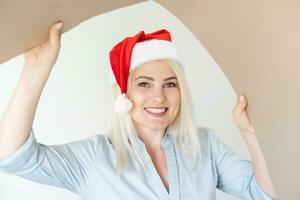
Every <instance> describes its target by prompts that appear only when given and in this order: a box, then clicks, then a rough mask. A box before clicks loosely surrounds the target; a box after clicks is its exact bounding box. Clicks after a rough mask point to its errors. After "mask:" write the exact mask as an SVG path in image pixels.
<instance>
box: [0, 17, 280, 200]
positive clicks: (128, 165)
mask: <svg viewBox="0 0 300 200" xmlns="http://www.w3.org/2000/svg"><path fill="white" fill-rule="evenodd" d="M61 27H62V23H61V22H60V23H56V24H54V25H52V26H51V27H50V29H49V35H50V36H49V41H47V42H45V43H43V44H41V45H39V46H38V47H35V48H34V49H32V50H30V51H27V52H26V53H25V55H24V56H25V66H24V68H23V71H22V75H21V78H20V80H19V83H18V86H17V88H16V90H15V93H14V94H13V97H12V99H11V100H10V102H9V105H8V107H7V109H6V111H5V113H4V115H3V117H2V120H1V124H0V169H1V171H4V172H6V173H11V174H15V175H18V176H21V177H23V178H26V179H29V180H33V181H36V182H39V183H43V184H48V185H53V186H57V187H62V188H65V189H68V190H70V191H72V192H74V193H76V194H78V195H79V196H80V197H81V198H82V199H88V200H94V199H95V200H96V199H108V198H110V199H150V200H152V199H172V200H177V199H178V200H179V199H181V200H192V199H203V200H212V199H215V198H216V196H215V189H216V188H219V189H221V190H223V191H225V192H227V193H229V194H232V195H235V196H237V197H240V198H242V199H257V200H262V199H271V197H275V193H274V190H273V187H272V183H271V179H270V177H269V174H268V170H267V166H266V163H265V160H264V156H263V154H262V152H261V150H260V147H259V145H258V142H257V139H256V136H255V133H254V129H253V127H252V126H251V124H250V121H249V119H248V117H247V113H246V110H245V109H246V106H247V101H246V99H245V98H244V97H242V99H241V101H239V103H238V104H237V106H236V108H235V109H234V112H233V116H234V119H235V121H236V124H237V126H238V128H239V129H240V131H241V133H242V135H243V138H244V139H245V141H246V144H247V146H248V148H249V151H250V154H251V158H252V160H253V165H252V163H251V162H249V161H247V160H243V159H242V158H240V157H238V156H237V155H235V154H234V153H233V152H232V151H231V150H230V149H228V148H227V147H226V146H225V145H224V144H223V143H222V142H221V141H219V140H218V139H217V138H216V137H215V136H214V134H213V133H212V131H211V130H209V129H206V128H198V129H197V128H196V126H195V122H194V119H193V113H192V109H191V100H190V95H189V92H188V89H187V88H186V83H185V80H184V77H183V75H182V65H181V64H180V62H181V61H180V59H179V57H178V55H177V53H176V49H175V47H174V45H173V43H172V41H171V35H170V33H169V32H168V31H166V30H159V31H156V32H153V33H150V34H145V33H144V32H142V31H141V32H139V33H138V34H136V35H135V36H132V37H127V38H125V39H124V40H122V41H121V42H119V43H118V44H117V45H116V46H115V47H114V48H113V49H112V50H111V52H110V62H111V66H112V72H113V73H112V76H111V82H112V85H113V89H114V95H115V96H114V99H115V112H114V114H113V120H112V123H111V130H110V131H109V134H108V135H95V136H93V137H91V138H88V139H85V140H82V141H76V142H72V143H68V144H64V145H43V144H39V143H37V141H36V140H35V137H34V132H33V130H32V128H31V127H32V123H33V118H34V113H35V110H36V107H37V104H38V100H39V97H40V95H41V92H42V90H43V87H44V85H45V83H46V81H47V79H48V77H49V75H50V72H51V69H52V67H53V66H54V64H55V62H56V59H57V56H58V53H59V49H60V29H61ZM15 122H18V126H15Z"/></svg>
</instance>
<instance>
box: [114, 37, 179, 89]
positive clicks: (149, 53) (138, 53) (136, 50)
mask: <svg viewBox="0 0 300 200" xmlns="http://www.w3.org/2000/svg"><path fill="white" fill-rule="evenodd" d="M161 58H172V59H174V60H177V61H178V62H180V58H179V55H178V52H177V50H176V46H175V45H174V44H173V42H170V41H167V40H157V39H153V40H147V41H144V42H138V43H136V44H135V45H134V47H133V50H132V54H131V61H130V63H131V65H130V71H132V70H133V69H135V68H137V67H138V66H140V65H141V64H143V63H145V62H147V61H150V60H157V59H161ZM109 76H110V77H109V81H110V85H114V84H116V79H115V77H114V74H113V72H112V69H110V75H109Z"/></svg>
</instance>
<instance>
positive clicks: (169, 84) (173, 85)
mask: <svg viewBox="0 0 300 200" xmlns="http://www.w3.org/2000/svg"><path fill="white" fill-rule="evenodd" d="M165 86H166V87H176V86H177V85H176V83H173V82H169V83H166V84H165Z"/></svg>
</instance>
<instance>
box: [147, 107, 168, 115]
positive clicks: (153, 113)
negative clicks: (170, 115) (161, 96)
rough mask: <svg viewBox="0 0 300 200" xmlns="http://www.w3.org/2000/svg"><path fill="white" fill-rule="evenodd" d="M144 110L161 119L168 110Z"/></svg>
mask: <svg viewBox="0 0 300 200" xmlns="http://www.w3.org/2000/svg"><path fill="white" fill-rule="evenodd" d="M145 110H146V111H147V112H148V113H149V114H151V115H152V116H155V117H162V116H164V115H165V114H166V112H167V110H168V108H145Z"/></svg>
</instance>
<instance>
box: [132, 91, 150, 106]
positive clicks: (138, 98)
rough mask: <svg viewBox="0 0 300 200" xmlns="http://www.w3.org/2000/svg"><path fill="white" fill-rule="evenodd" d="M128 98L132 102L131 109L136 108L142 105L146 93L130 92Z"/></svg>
mask: <svg viewBox="0 0 300 200" xmlns="http://www.w3.org/2000/svg"><path fill="white" fill-rule="evenodd" d="M130 99H131V101H132V103H133V109H136V108H137V107H140V106H141V105H143V103H144V101H145V99H146V95H145V93H143V92H140V91H135V92H134V93H131V96H130Z"/></svg>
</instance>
